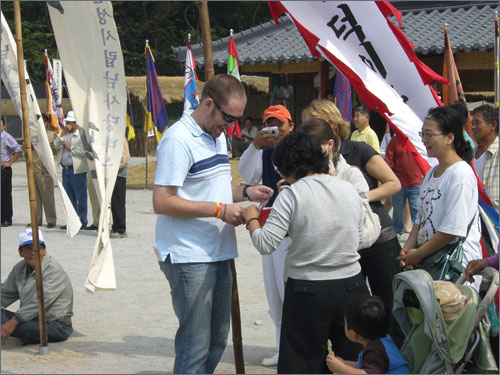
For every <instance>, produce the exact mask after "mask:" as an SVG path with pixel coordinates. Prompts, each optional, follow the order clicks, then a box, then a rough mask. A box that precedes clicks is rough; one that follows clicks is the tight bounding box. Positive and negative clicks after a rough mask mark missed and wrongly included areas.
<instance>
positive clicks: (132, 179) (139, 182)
mask: <svg viewBox="0 0 500 375" xmlns="http://www.w3.org/2000/svg"><path fill="white" fill-rule="evenodd" d="M229 163H230V164H231V175H232V177H233V184H234V185H240V184H241V183H242V182H243V179H242V178H241V176H240V174H239V173H238V164H239V160H233V159H231V160H229ZM155 171H156V162H155V160H154V159H153V160H151V161H148V163H147V180H148V182H147V188H148V189H152V188H153V180H154V174H155ZM145 187H146V163H141V164H137V165H132V166H130V167H129V168H128V170H127V188H128V189H144V188H145Z"/></svg>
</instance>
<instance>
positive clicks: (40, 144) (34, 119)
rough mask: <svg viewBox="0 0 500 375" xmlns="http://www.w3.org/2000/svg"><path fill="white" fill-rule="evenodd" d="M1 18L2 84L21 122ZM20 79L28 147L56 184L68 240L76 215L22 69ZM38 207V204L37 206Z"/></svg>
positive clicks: (15, 74) (11, 45) (12, 45)
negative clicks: (23, 86)
mask: <svg viewBox="0 0 500 375" xmlns="http://www.w3.org/2000/svg"><path fill="white" fill-rule="evenodd" d="M1 17H2V29H1V47H0V51H1V52H0V54H1V56H0V58H1V66H2V73H1V75H2V81H3V83H4V85H5V88H6V89H7V91H8V92H9V95H10V97H11V99H12V103H13V104H14V106H15V107H16V110H17V113H18V114H19V117H21V118H22V109H21V91H20V86H19V71H18V68H17V47H16V42H15V41H14V37H13V36H12V33H11V31H10V28H9V25H8V24H7V21H6V20H5V17H4V16H3V13H2V15H1ZM24 76H25V78H26V94H27V95H26V96H27V101H28V112H29V122H30V125H29V126H30V135H31V144H32V145H33V147H34V148H35V150H36V152H37V153H38V156H40V160H41V161H42V163H43V164H44V165H45V167H46V168H47V171H48V172H49V173H50V175H51V177H52V178H53V179H54V181H57V186H58V187H59V192H60V193H61V198H62V203H63V209H64V215H65V216H66V223H67V224H66V225H67V227H68V232H69V235H70V236H71V237H73V236H74V235H75V234H77V233H78V230H79V229H80V226H81V223H80V219H79V218H78V215H77V213H76V211H75V209H74V208H73V205H72V204H71V201H70V199H69V197H68V195H67V194H66V190H64V187H63V185H62V183H61V181H59V179H58V178H57V174H56V168H55V164H54V156H53V154H52V150H51V148H50V144H49V139H48V138H47V132H46V131H45V126H44V123H43V119H42V115H41V112H40V107H39V106H38V101H37V99H36V96H35V91H34V90H33V85H32V84H31V80H30V79H29V75H28V72H27V71H26V67H25V69H24ZM38 204H41V202H38Z"/></svg>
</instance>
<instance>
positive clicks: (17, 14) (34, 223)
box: [14, 1, 49, 355]
mask: <svg viewBox="0 0 500 375" xmlns="http://www.w3.org/2000/svg"><path fill="white" fill-rule="evenodd" d="M14 21H15V26H16V46H17V69H18V71H19V88H20V92H21V109H22V121H23V133H24V151H25V152H26V173H27V176H28V192H29V201H30V213H31V229H32V233H33V252H34V255H35V280H36V294H37V301H38V324H39V327H40V349H39V354H41V355H48V354H49V348H48V337H47V319H46V315H45V302H44V298H43V284H42V266H41V264H40V242H39V239H38V217H37V209H36V193H35V177H34V173H33V155H32V152H31V147H32V146H31V136H30V127H29V115H28V102H27V98H26V80H25V75H24V52H23V37H22V27H21V6H20V4H19V1H14Z"/></svg>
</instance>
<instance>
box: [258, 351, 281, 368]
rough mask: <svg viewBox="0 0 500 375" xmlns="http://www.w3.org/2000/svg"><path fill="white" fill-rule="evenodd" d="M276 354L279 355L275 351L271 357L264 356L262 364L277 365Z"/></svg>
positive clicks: (267, 365)
mask: <svg viewBox="0 0 500 375" xmlns="http://www.w3.org/2000/svg"><path fill="white" fill-rule="evenodd" d="M278 355H279V353H276V354H275V355H273V356H272V357H271V358H264V359H263V360H262V366H266V367H270V366H277V365H278Z"/></svg>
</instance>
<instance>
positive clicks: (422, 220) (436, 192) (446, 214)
mask: <svg viewBox="0 0 500 375" xmlns="http://www.w3.org/2000/svg"><path fill="white" fill-rule="evenodd" d="M435 169H436V168H432V169H431V170H429V172H427V175H426V176H425V179H424V182H423V184H422V187H421V189H420V200H419V204H418V215H417V220H416V223H417V224H419V225H420V229H419V231H418V240H417V241H418V244H419V245H422V244H424V243H425V242H427V241H428V240H429V239H430V238H431V237H432V236H433V235H434V234H435V233H436V232H442V233H446V234H451V235H455V236H460V237H465V235H466V234H467V227H468V225H469V224H470V222H471V221H472V218H473V217H474V215H475V217H474V222H473V223H472V225H471V228H470V231H469V234H468V235H467V239H466V240H465V243H464V257H463V261H462V264H463V265H464V267H465V266H467V263H469V261H470V260H473V259H480V258H482V252H481V245H480V244H479V240H480V238H481V228H480V222H479V213H478V210H477V202H478V192H477V181H476V178H475V176H474V172H473V171H472V168H471V167H470V166H469V165H468V164H467V163H466V162H465V161H460V162H457V163H455V164H453V165H452V166H451V167H449V168H448V169H446V171H445V172H444V173H443V174H442V175H441V176H440V177H438V178H435V177H433V175H434V171H435ZM457 240H458V239H456V240H454V241H453V242H456V241H457Z"/></svg>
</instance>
